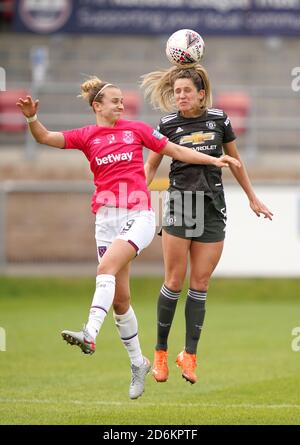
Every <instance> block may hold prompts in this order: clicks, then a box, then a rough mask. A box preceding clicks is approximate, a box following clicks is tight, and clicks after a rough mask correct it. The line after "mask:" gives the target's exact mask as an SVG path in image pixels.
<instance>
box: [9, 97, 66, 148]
mask: <svg viewBox="0 0 300 445" xmlns="http://www.w3.org/2000/svg"><path fill="white" fill-rule="evenodd" d="M16 105H17V107H19V108H20V110H21V111H22V113H23V114H24V116H25V118H26V120H27V122H28V125H29V128H30V131H31V134H32V136H33V137H34V139H35V140H36V141H37V142H38V143H39V144H45V145H50V146H51V147H56V148H64V146H65V138H64V135H63V133H61V132H59V131H49V130H47V128H46V127H44V125H43V124H42V123H41V122H40V121H39V120H38V118H37V114H36V112H37V109H38V106H39V101H38V100H35V101H34V100H33V99H32V97H31V96H26V98H25V99H22V98H21V97H20V98H19V99H18V102H17V103H16Z"/></svg>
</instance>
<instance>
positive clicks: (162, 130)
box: [156, 120, 167, 136]
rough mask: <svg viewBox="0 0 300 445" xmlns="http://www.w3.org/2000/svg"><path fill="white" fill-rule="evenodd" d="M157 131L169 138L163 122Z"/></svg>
mask: <svg viewBox="0 0 300 445" xmlns="http://www.w3.org/2000/svg"><path fill="white" fill-rule="evenodd" d="M156 130H157V131H159V132H160V133H161V134H163V135H164V136H167V135H166V133H165V129H164V126H163V124H162V122H161V120H160V121H159V124H158V125H157V127H156Z"/></svg>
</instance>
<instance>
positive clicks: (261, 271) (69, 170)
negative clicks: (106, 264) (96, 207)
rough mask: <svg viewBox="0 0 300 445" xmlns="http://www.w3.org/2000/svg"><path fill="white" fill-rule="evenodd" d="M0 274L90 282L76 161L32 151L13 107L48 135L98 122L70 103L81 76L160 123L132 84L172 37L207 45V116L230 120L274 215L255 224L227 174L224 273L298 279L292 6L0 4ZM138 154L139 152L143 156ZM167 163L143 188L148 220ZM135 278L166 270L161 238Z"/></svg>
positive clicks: (298, 68)
mask: <svg viewBox="0 0 300 445" xmlns="http://www.w3.org/2000/svg"><path fill="white" fill-rule="evenodd" d="M0 17H1V19H0V20H1V22H0V26H1V34H0V145H1V148H0V272H1V273H2V274H7V275H14V274H37V275H38V274H43V275H44V274H53V275H57V274H64V275H65V274H71V275H94V273H95V265H96V249H95V242H94V216H93V214H92V213H91V212H90V196H91V194H92V192H93V182H92V175H91V173H90V171H89V165H88V162H87V161H86V159H85V157H84V156H83V155H82V153H79V152H76V151H75V150H74V151H68V152H66V153H65V152H64V151H62V150H55V149H51V148H48V147H44V146H37V145H36V144H35V143H34V141H33V139H32V138H31V136H30V135H29V134H28V131H27V125H26V123H25V121H24V118H23V116H22V115H21V113H20V112H19V110H18V109H17V107H16V106H15V103H16V100H17V99H18V97H21V96H24V95H26V94H31V95H33V97H34V98H38V99H39V100H40V106H39V118H40V119H41V121H42V122H43V123H44V124H45V126H46V127H47V128H49V129H51V130H57V131H60V130H63V129H70V128H75V127H80V126H84V125H87V124H91V123H93V122H94V114H93V113H92V111H91V109H90V108H89V107H88V105H87V104H86V103H85V102H83V101H82V100H81V99H79V98H77V95H78V93H79V86H80V84H81V83H82V81H84V80H85V79H86V77H87V76H88V75H97V76H98V77H100V78H101V79H103V80H105V81H109V82H112V83H116V84H117V85H118V86H120V87H121V88H122V90H123V93H124V99H125V108H126V117H127V118H129V119H137V120H144V121H145V122H148V123H149V124H151V125H153V126H155V125H157V123H158V121H159V119H160V117H161V114H160V112H158V111H154V110H153V109H151V107H150V106H149V105H148V104H147V103H146V102H145V101H144V99H143V96H142V92H141V90H140V87H139V84H140V80H141V78H140V76H141V75H143V74H145V73H147V72H149V71H154V70H156V69H162V68H168V67H169V62H168V61H167V58H166V56H165V45H166V41H167V38H168V37H169V35H170V34H172V33H173V32H174V31H176V30H178V29H180V28H191V29H194V30H196V31H197V32H199V33H200V34H201V35H202V37H203V38H204V40H205V44H206V50H205V55H204V58H203V65H204V66H205V67H206V69H207V70H208V73H209V75H210V79H211V82H212V86H213V98H214V104H213V106H214V107H215V108H223V109H224V110H225V111H226V112H227V113H228V115H229V116H230V118H231V120H232V124H233V127H234V130H235V132H236V134H237V136H238V140H237V142H238V147H239V149H240V152H241V155H242V157H243V159H244V160H245V162H246V165H247V168H248V171H249V174H250V177H251V180H252V182H253V185H254V188H255V190H256V191H257V194H258V196H259V197H260V198H261V199H262V200H263V201H264V202H265V203H266V205H267V206H268V207H269V208H270V209H271V210H272V211H273V212H274V220H273V221H272V222H270V221H268V220H263V219H262V218H257V217H256V215H255V214H254V213H253V212H252V211H251V210H250V208H249V205H248V202H247V198H246V196H245V194H244V193H243V191H242V190H241V189H240V187H239V186H238V185H237V184H236V182H235V181H234V179H233V178H232V176H231V175H230V172H228V171H224V183H225V190H226V199H227V207H228V209H227V211H228V229H227V232H228V234H227V240H226V243H225V250H224V254H223V257H222V259H221V261H220V264H219V265H218V268H217V270H216V275H220V276H275V277H277V276H295V277H299V276H300V261H299V252H300V187H299V183H300V151H299V140H300V106H299V105H300V104H299V98H300V39H299V37H300V0H293V1H292V0H291V1H280V0H276V1H275V0H274V1H272V0H270V1H259V0H257V1H255V0H252V1H250V0H248V1H244V0H240V1H234V2H230V1H227V2H224V1H222V2H221V1H219V2H215V1H211V2H206V1H203V0H198V1H197V0H194V1H192V0H190V1H185V0H182V1H175V0H168V1H163V0H160V1H159V2H158V1H154V0H152V1H149V0H102V1H100V0H78V1H75V0H74V1H72V0H55V1H54V0H53V1H47V0H40V1H32V0H31V1H30V0H23V1H22V0H20V1H11V0H6V1H4V0H3V1H0ZM146 156H147V152H145V157H146ZM168 168H169V161H168V160H167V159H166V160H164V162H163V163H162V165H161V167H160V169H159V172H158V174H157V178H156V179H155V181H154V183H153V185H152V197H153V205H154V207H155V210H156V212H157V224H158V225H159V220H160V215H161V203H162V199H163V190H164V189H165V188H166V187H167V185H168V179H167V176H168ZM132 272H133V274H136V275H138V274H143V275H144V274H159V275H161V274H162V273H163V266H162V252H161V246H160V238H159V237H156V238H155V240H154V241H153V243H152V244H151V246H150V247H148V249H146V250H145V252H143V253H142V255H141V256H140V257H139V258H138V259H137V260H136V261H135V262H134V264H133V266H132Z"/></svg>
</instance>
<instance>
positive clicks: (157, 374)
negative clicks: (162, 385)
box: [152, 349, 169, 382]
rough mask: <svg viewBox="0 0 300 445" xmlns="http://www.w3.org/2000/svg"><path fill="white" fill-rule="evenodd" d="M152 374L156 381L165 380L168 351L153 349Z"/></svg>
mask: <svg viewBox="0 0 300 445" xmlns="http://www.w3.org/2000/svg"><path fill="white" fill-rule="evenodd" d="M152 375H153V377H154V378H155V380H156V381H157V382H166V381H167V380H168V377H169V368H168V351H164V350H162V349H161V350H159V351H154V361H153V367H152Z"/></svg>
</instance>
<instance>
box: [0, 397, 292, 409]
mask: <svg viewBox="0 0 300 445" xmlns="http://www.w3.org/2000/svg"><path fill="white" fill-rule="evenodd" d="M0 403H16V404H18V403H28V404H40V405H49V404H54V405H66V404H67V405H68V404H71V405H83V406H94V405H98V406H124V405H128V406H132V407H134V406H136V407H138V408H141V406H145V407H148V406H151V407H153V406H171V407H178V408H187V407H191V408H193V407H198V408H222V409H224V408H225V409H226V408H244V409H300V405H298V404H289V403H282V404H270V405H267V404H251V403H232V404H222V403H174V402H172V403H168V402H161V403H159V402H157V403H154V402H138V404H136V405H135V402H134V401H128V402H117V401H111V402H105V401H97V400H95V401H82V400H64V401H58V400H47V399H44V400H41V399H0Z"/></svg>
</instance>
